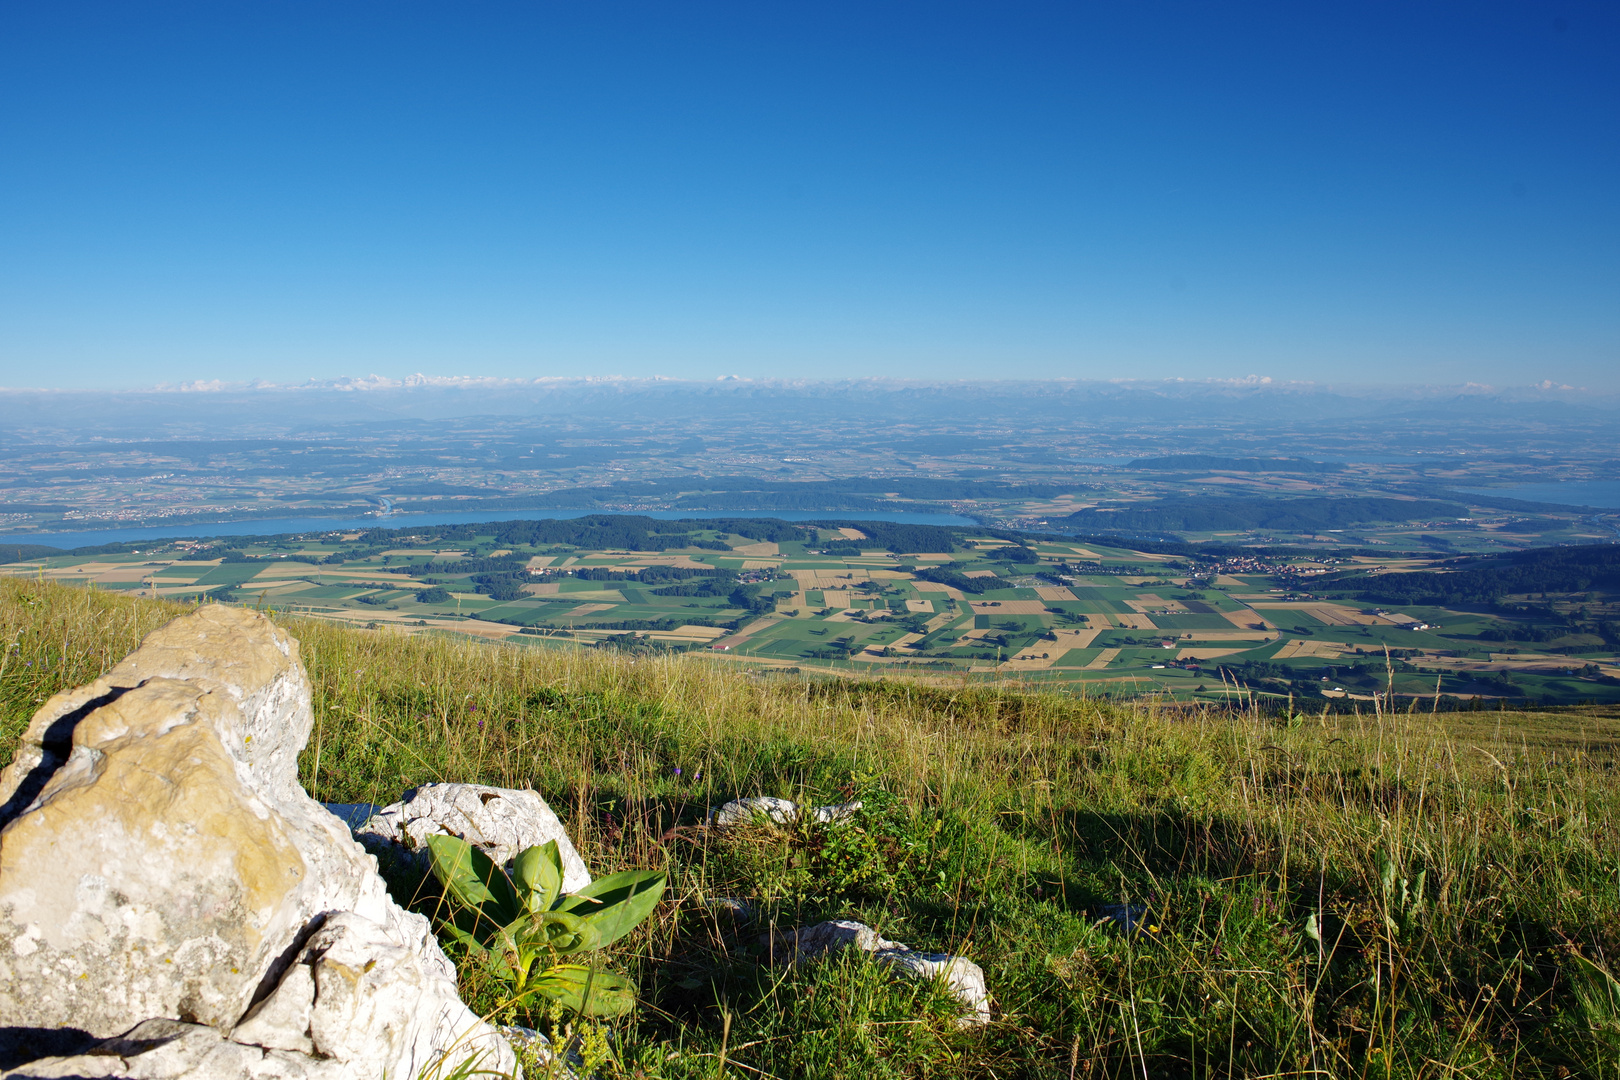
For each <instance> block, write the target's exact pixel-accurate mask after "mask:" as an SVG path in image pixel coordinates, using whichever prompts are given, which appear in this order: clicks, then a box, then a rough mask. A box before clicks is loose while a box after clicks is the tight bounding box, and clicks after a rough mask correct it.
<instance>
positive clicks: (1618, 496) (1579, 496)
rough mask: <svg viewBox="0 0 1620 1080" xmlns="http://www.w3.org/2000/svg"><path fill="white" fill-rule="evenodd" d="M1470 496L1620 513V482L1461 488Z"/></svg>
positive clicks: (1601, 481) (1566, 482)
mask: <svg viewBox="0 0 1620 1080" xmlns="http://www.w3.org/2000/svg"><path fill="white" fill-rule="evenodd" d="M1457 490H1458V491H1466V492H1467V493H1468V494H1470V495H1500V496H1502V497H1503V498H1507V499H1524V500H1526V501H1527V502H1545V503H1559V504H1561V505H1564V506H1594V507H1600V508H1602V509H1605V510H1620V480H1567V481H1563V482H1554V483H1550V484H1510V485H1508V486H1507V487H1494V488H1458V489H1457Z"/></svg>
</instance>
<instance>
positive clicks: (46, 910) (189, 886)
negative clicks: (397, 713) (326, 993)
mask: <svg viewBox="0 0 1620 1080" xmlns="http://www.w3.org/2000/svg"><path fill="white" fill-rule="evenodd" d="M312 722H313V719H312V714H311V711H310V688H309V681H308V678H307V676H306V675H305V672H304V669H303V665H302V664H301V663H300V662H299V660H298V645H297V642H296V641H294V640H293V639H292V638H291V637H289V636H288V635H287V634H286V633H285V632H284V631H281V630H280V629H278V628H276V627H275V626H274V625H273V624H272V623H271V622H270V620H269V619H267V618H265V617H264V616H262V615H258V614H255V613H253V612H250V611H245V610H242V609H238V608H229V607H223V606H219V605H209V606H206V607H203V608H200V609H199V610H197V611H196V612H194V613H192V614H189V615H186V616H183V617H181V618H179V619H176V620H174V621H173V622H171V623H169V624H168V625H167V626H164V627H162V628H160V629H159V630H156V631H154V632H153V633H152V634H150V635H148V637H147V639H146V640H145V641H144V642H143V643H142V645H141V647H140V648H139V649H137V650H136V651H135V652H134V653H132V654H131V655H130V656H129V657H127V658H126V659H125V660H124V661H123V662H122V663H120V664H119V665H118V666H117V667H116V668H114V669H113V670H112V671H110V672H108V673H107V675H106V676H104V677H103V678H101V679H98V680H96V681H95V682H94V683H91V684H90V685H88V686H85V687H79V688H77V689H75V690H70V691H67V692H65V693H62V694H58V695H57V696H56V697H54V698H52V699H51V700H50V701H48V702H46V704H45V706H44V707H43V708H42V709H40V711H39V712H38V713H37V714H36V715H35V717H34V719H33V721H32V722H31V723H30V725H29V727H28V730H27V732H26V733H25V734H24V736H23V739H22V741H21V744H20V747H19V750H18V752H17V755H16V758H15V760H14V761H13V763H12V765H11V766H9V767H8V768H7V769H6V770H5V771H4V773H3V774H0V1042H3V1041H4V1040H5V1039H6V1038H8V1037H11V1038H13V1040H14V1041H15V1039H16V1038H20V1037H24V1036H27V1037H30V1038H34V1039H35V1041H40V1040H39V1039H38V1036H39V1035H40V1034H41V1033H49V1032H51V1031H53V1030H59V1029H72V1030H76V1031H78V1032H81V1033H83V1034H84V1035H85V1036H87V1037H91V1038H96V1039H107V1038H112V1037H115V1036H123V1035H125V1034H126V1033H129V1032H131V1031H132V1030H133V1029H135V1028H136V1027H137V1026H138V1025H141V1024H142V1023H143V1022H145V1021H152V1020H162V1021H184V1022H185V1023H188V1024H192V1025H200V1026H202V1027H204V1028H207V1029H210V1030H211V1031H213V1032H214V1033H216V1034H215V1035H211V1036H207V1037H206V1038H204V1037H202V1036H197V1037H195V1038H193V1037H191V1036H187V1037H186V1038H185V1039H182V1040H181V1041H182V1042H184V1043H185V1045H187V1046H191V1045H193V1044H195V1045H198V1046H201V1045H204V1044H206V1043H207V1039H208V1038H217V1039H220V1040H226V1041H229V1040H230V1037H231V1033H232V1032H233V1031H234V1030H235V1029H237V1028H238V1026H239V1024H240V1023H241V1022H242V1021H243V1020H244V1018H245V1017H247V1016H248V1014H249V1013H250V1012H253V1011H255V1010H258V1009H259V1008H260V1003H261V1002H264V1001H267V1000H272V999H276V998H278V997H279V996H281V994H282V992H283V990H284V989H286V988H285V987H283V985H282V984H283V983H284V982H287V983H290V984H298V985H302V984H301V983H299V980H301V979H304V978H305V977H306V974H305V972H306V969H307V972H319V971H320V970H321V969H320V966H319V964H318V963H314V962H313V961H310V962H309V963H306V960H305V959H304V958H307V957H310V956H311V953H310V950H311V949H312V948H315V947H316V944H317V943H318V942H328V946H327V948H328V951H329V950H330V948H331V947H335V942H333V941H328V939H329V938H330V937H331V934H332V933H335V932H336V931H337V930H339V929H341V930H343V936H342V940H343V941H346V942H348V943H349V944H348V945H346V946H345V948H348V949H350V950H351V951H352V949H353V948H358V947H360V946H359V945H356V943H357V942H363V943H364V946H363V947H364V948H365V949H367V950H370V952H371V954H372V957H371V960H368V961H367V962H371V961H372V960H374V961H375V963H373V964H372V970H374V971H375V970H378V968H379V967H380V968H382V969H383V970H385V971H387V972H390V973H391V974H390V975H389V976H388V980H387V981H388V984H389V985H388V988H387V991H386V993H385V992H384V987H383V985H382V984H381V983H379V982H376V981H374V980H373V981H364V982H363V985H358V987H357V989H356V991H355V993H356V994H357V995H358V997H357V1000H359V999H364V1001H365V1002H368V1004H365V1005H364V1006H363V1007H362V1006H359V1005H357V1006H356V1007H355V1009H354V1010H352V1013H353V1014H352V1016H351V1018H350V1020H349V1021H347V1023H348V1024H349V1027H348V1032H349V1033H348V1035H346V1036H345V1038H346V1039H347V1040H348V1041H347V1042H346V1043H344V1046H345V1047H347V1049H346V1050H345V1051H344V1053H346V1054H348V1055H349V1057H348V1058H347V1059H345V1058H342V1057H340V1056H339V1055H337V1054H336V1053H329V1052H326V1051H322V1050H320V1049H319V1047H320V1045H321V1044H320V1042H319V1040H318V1039H317V1038H316V1034H315V1031H314V1029H313V1028H307V1029H306V1030H305V1031H304V1033H303V1034H304V1036H307V1038H308V1040H309V1048H310V1049H311V1050H312V1051H313V1052H315V1053H318V1054H322V1055H324V1056H322V1057H320V1059H319V1061H320V1062H322V1063H325V1064H331V1063H332V1062H339V1063H341V1062H342V1061H344V1060H354V1061H356V1062H361V1063H362V1064H359V1065H356V1066H355V1069H356V1071H354V1072H353V1075H355V1076H357V1077H358V1076H361V1075H380V1071H382V1070H385V1071H387V1072H388V1073H389V1075H395V1076H399V1075H409V1074H410V1071H411V1070H412V1069H414V1068H415V1067H416V1066H417V1065H419V1064H420V1063H421V1062H424V1061H426V1060H429V1059H431V1058H432V1057H433V1056H434V1055H436V1054H438V1053H439V1052H440V1051H441V1050H443V1049H448V1048H450V1046H451V1044H452V1043H454V1042H455V1040H456V1039H458V1038H462V1037H463V1036H465V1038H462V1042H461V1044H460V1045H462V1046H464V1047H465V1046H471V1045H472V1044H473V1043H479V1044H480V1045H482V1046H483V1053H484V1054H485V1055H486V1056H490V1055H493V1056H494V1058H496V1059H498V1062H492V1063H498V1064H506V1063H510V1062H511V1061H512V1060H513V1059H512V1055H511V1051H510V1048H509V1047H507V1046H506V1044H505V1043H504V1041H503V1040H501V1039H500V1038H499V1036H498V1035H495V1034H494V1032H493V1030H492V1029H490V1028H488V1026H487V1025H484V1024H482V1023H481V1022H480V1021H479V1020H478V1019H477V1018H476V1017H475V1016H473V1015H472V1013H470V1012H469V1011H468V1010H467V1009H466V1007H465V1006H464V1005H462V1004H461V1002H460V1000H459V998H458V997H457V996H456V991H455V979H454V975H455V973H454V970H453V968H452V967H451V965H450V964H449V962H448V960H446V959H445V957H444V955H443V953H442V952H440V951H439V947H438V944H437V942H436V941H435V940H434V938H433V935H432V930H431V927H429V925H428V923H427V920H425V919H424V918H422V917H421V916H419V915H415V914H412V913H410V912H407V911H405V910H403V909H401V908H400V907H399V906H398V905H396V904H395V903H394V902H393V901H392V900H391V899H390V898H389V896H388V894H387V890H386V888H385V886H384V885H383V882H382V879H381V878H379V877H378V876H377V873H376V861H375V860H374V859H373V858H372V857H371V856H370V855H368V854H366V852H365V851H364V849H362V848H361V847H360V846H359V845H358V844H357V843H355V842H354V840H353V839H352V838H351V837H350V835H349V830H348V829H347V827H346V826H345V825H344V824H343V823H342V822H341V821H339V820H338V819H337V818H335V817H333V816H332V815H331V814H330V813H328V812H327V811H326V810H324V809H323V808H322V807H321V805H320V804H319V803H317V802H315V801H314V800H312V799H310V798H309V796H308V795H307V794H305V793H304V791H303V789H302V788H300V787H299V785H298V778H297V771H296V770H297V756H298V752H299V750H300V749H301V748H302V746H303V744H304V741H305V740H306V739H307V737H308V734H309V731H310V728H311V725H312ZM323 934H324V935H326V936H325V937H323V936H322V935H323ZM322 955H324V953H323V954H322ZM311 965H313V966H311ZM288 992H289V993H291V992H292V991H291V990H289V991H288ZM419 1012H420V1013H421V1015H422V1016H427V1017H430V1018H432V1019H431V1022H429V1021H425V1020H422V1019H420V1018H419V1017H417V1016H416V1014H417V1013H419ZM316 1022H317V1015H316V1014H314V1013H312V1014H311V1018H310V1023H311V1024H315V1023H316ZM260 1027H261V1028H262V1027H263V1025H260ZM165 1030H167V1029H165ZM254 1031H255V1029H254V1028H252V1026H251V1024H250V1025H249V1027H248V1029H247V1030H246V1032H245V1035H253V1034H254ZM7 1033H11V1034H10V1035H9V1036H8V1034H7ZM17 1033H22V1034H21V1035H18V1034H17ZM29 1033H32V1035H30V1034H29ZM278 1038H279V1037H278ZM199 1040H201V1041H199ZM46 1041H48V1040H46ZM169 1041H170V1042H173V1040H169ZM251 1041H252V1040H251V1039H248V1040H246V1041H244V1042H243V1045H246V1044H247V1042H251ZM272 1041H274V1040H272ZM282 1042H288V1043H289V1044H290V1045H287V1046H283V1045H280V1044H278V1045H276V1046H271V1047H262V1046H261V1049H273V1050H277V1051H278V1052H286V1053H300V1052H303V1049H302V1048H303V1047H304V1046H305V1044H304V1043H303V1042H301V1041H300V1037H299V1036H298V1035H297V1034H296V1033H294V1034H293V1035H288V1036H287V1037H286V1039H283V1040H282ZM164 1045H165V1046H167V1045H169V1042H165V1043H164ZM208 1045H209V1046H212V1044H208ZM333 1045H336V1044H333ZM362 1045H363V1046H366V1047H369V1049H367V1050H365V1051H364V1052H362V1051H361V1050H359V1049H357V1048H358V1047H360V1046H362ZM176 1052H177V1053H178V1051H176ZM188 1053H189V1052H188ZM238 1053H239V1051H237V1050H234V1049H231V1048H230V1047H225V1048H223V1049H222V1048H219V1047H213V1048H212V1049H209V1050H208V1051H207V1054H206V1055H205V1057H207V1058H208V1059H209V1060H214V1059H216V1058H218V1056H219V1055H220V1054H228V1055H229V1054H238ZM454 1053H455V1054H460V1053H461V1051H460V1050H456V1051H454ZM0 1054H4V1055H5V1056H7V1057H9V1058H10V1059H11V1060H13V1061H15V1060H16V1052H15V1051H14V1050H10V1049H8V1048H7V1047H5V1046H3V1045H0ZM137 1056H140V1055H137ZM182 1056H184V1055H182ZM113 1057H114V1058H118V1057H119V1055H117V1054H114V1055H113ZM187 1060H190V1059H189V1058H187ZM265 1060H269V1059H265ZM102 1066H106V1062H103V1063H102V1065H98V1066H97V1067H98V1068H100V1067H102ZM107 1067H110V1066H107ZM210 1067H211V1066H210ZM267 1067H268V1066H267ZM279 1067H280V1066H276V1068H279ZM313 1067H314V1066H313V1065H311V1068H313ZM323 1067H324V1066H323ZM143 1068H144V1066H143ZM374 1069H375V1070H377V1071H371V1070H374ZM96 1075H103V1074H101V1073H98V1074H96ZM106 1075H114V1074H106ZM132 1075H133V1074H132ZM176 1075H179V1074H176ZM199 1075H201V1074H199ZM267 1075H268V1074H267ZM286 1075H295V1074H293V1073H288V1074H286ZM311 1075H313V1074H311Z"/></svg>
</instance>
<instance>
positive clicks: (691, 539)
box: [360, 514, 959, 554]
mask: <svg viewBox="0 0 1620 1080" xmlns="http://www.w3.org/2000/svg"><path fill="white" fill-rule="evenodd" d="M816 524H819V525H821V526H822V527H829V526H831V527H837V526H848V527H851V528H856V529H859V530H860V531H861V532H862V533H863V534H864V535H865V536H866V539H864V540H858V541H854V542H852V543H851V544H850V546H851V547H857V546H858V547H859V548H862V549H866V550H884V551H893V552H895V553H897V554H898V553H900V552H924V551H928V552H936V551H955V550H956V547H957V533H958V531H959V530H957V529H953V528H950V527H947V526H942V525H911V524H905V523H900V522H888V521H860V520H858V519H857V520H848V521H845V520H823V521H818V522H816ZM809 529H810V523H805V524H798V523H794V522H788V521H780V520H778V519H776V518H686V519H682V520H678V521H664V520H660V519H657V518H650V517H641V516H639V515H635V514H589V515H587V516H585V517H578V518H563V519H551V518H546V519H541V520H537V521H500V522H482V523H477V524H472V523H463V524H455V525H413V526H410V527H408V528H405V529H372V530H370V531H369V532H367V533H366V534H365V535H363V536H362V537H361V538H360V543H362V544H384V543H389V542H392V541H393V540H394V539H395V538H396V537H398V536H399V535H400V534H401V533H409V534H410V535H411V536H414V537H419V538H421V539H423V540H431V541H446V542H458V541H459V542H465V541H469V540H472V539H474V538H476V537H478V536H481V535H482V536H493V538H494V543H495V544H496V545H497V546H499V547H536V546H544V545H547V544H567V545H570V546H573V547H583V548H594V549H597V550H603V551H606V550H621V551H669V550H671V549H674V548H683V547H697V548H708V549H710V550H723V549H724V548H725V547H726V545H724V544H722V543H719V542H718V541H713V540H703V539H700V538H699V537H697V536H696V535H695V534H696V533H697V532H699V531H713V532H721V533H729V534H731V535H733V536H741V537H745V538H746V539H749V540H762V541H772V542H780V541H783V540H803V539H806V538H807V537H809V536H813V535H814V534H813V533H812V532H809V531H808V530H809Z"/></svg>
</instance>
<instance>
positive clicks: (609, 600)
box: [0, 515, 1620, 708]
mask: <svg viewBox="0 0 1620 1080" xmlns="http://www.w3.org/2000/svg"><path fill="white" fill-rule="evenodd" d="M627 523H629V524H627ZM124 547H125V548H126V549H128V548H130V546H129V545H125V546H124ZM1409 563H1410V560H1407V562H1404V563H1402V564H1401V565H1400V566H1398V567H1397V566H1395V565H1394V564H1393V563H1391V564H1390V565H1389V567H1387V569H1388V570H1389V571H1390V572H1391V573H1394V572H1396V571H1399V572H1401V573H1407V572H1411V571H1413V569H1414V567H1413V566H1412V565H1409ZM1385 569H1386V568H1385V567H1384V565H1383V564H1382V563H1381V562H1380V560H1377V559H1375V558H1370V557H1364V558H1343V557H1334V558H1332V559H1327V560H1326V561H1318V560H1316V559H1313V558H1310V557H1308V556H1304V555H1291V556H1288V557H1285V558H1274V559H1272V560H1271V561H1269V562H1268V561H1265V560H1263V559H1259V558H1239V559H1230V558H1228V559H1225V560H1224V561H1222V560H1217V559H1212V558H1204V557H1199V556H1196V555H1194V556H1185V557H1175V556H1170V555H1166V554H1165V553H1163V552H1162V551H1160V552H1144V551H1136V550H1132V549H1130V548H1125V547H1110V546H1105V545H1100V544H1098V543H1096V542H1095V540H1088V541H1087V542H1086V543H1085V544H1084V545H1081V544H1076V543H1073V542H1067V541H1063V540H1061V539H1055V538H1054V539H1036V538H1029V537H1025V536H1021V535H1020V534H1016V533H1007V532H1002V531H996V530H985V529H974V528H968V527H963V528H944V527H938V526H896V525H893V524H880V523H866V524H864V525H863V524H862V523H860V522H837V523H831V522H829V523H825V524H810V525H802V524H789V523H785V522H781V521H774V520H752V519H738V520H735V521H725V522H703V521H689V522H651V521H650V519H645V518H625V517H613V516H608V515H602V516H600V517H595V518H585V519H577V520H575V521H572V522H549V523H548V522H510V523H502V524H492V525H483V526H453V527H436V528H424V529H418V530H410V529H399V530H381V529H378V530H371V531H369V532H365V533H358V532H356V533H325V534H309V535H300V536H277V537H259V538H253V539H251V540H245V541H244V540H230V541H212V542H192V541H177V542H171V543H168V544H164V545H159V546H156V547H147V548H143V549H139V550H133V549H128V550H107V549H102V550H100V551H98V552H97V553H94V554H90V553H84V552H80V553H73V554H66V555H59V556H51V557H49V558H45V559H42V560H35V561H32V562H22V563H13V564H9V565H7V566H5V567H0V573H3V574H11V575H19V574H20V575H28V576H37V577H43V578H48V579H52V580H57V581H62V582H66V583H69V584H81V585H83V586H85V587H92V588H99V589H114V590H120V591H125V592H132V593H137V594H141V595H146V596H155V597H164V598H169V599H188V598H189V599H197V600H201V599H205V598H206V599H212V600H217V601H222V602H228V603H238V604H248V605H254V606H259V607H265V608H273V609H275V610H278V611H286V612H291V613H296V614H299V615H303V616H308V617H311V618H318V619H326V620H331V621H334V622H341V623H347V624H350V625H357V626H361V627H366V628H371V629H373V630H377V631H392V632H399V633H408V634H439V635H455V636H468V637H476V638H479V639H484V640H495V641H502V642H506V643H508V644H511V645H514V646H521V647H533V648H552V647H580V646H584V647H590V648H605V649H615V650H628V651H631V652H638V651H640V652H663V651H685V650H702V651H705V652H707V653H709V654H710V655H712V656H714V657H716V658H717V659H720V660H723V661H726V662H730V663H739V664H744V665H747V666H748V667H751V668H753V669H755V670H757V671H760V672H761V673H762V674H765V673H770V672H782V673H791V672H798V673H803V674H807V675H821V676H839V677H850V676H856V677H887V676H897V675H898V676H909V677H912V678H916V679H922V680H926V681H935V682H937V681H941V680H945V681H956V682H961V681H968V682H974V681H994V680H1001V679H1013V680H1018V681H1022V682H1029V683H1043V684H1045V683H1057V684H1061V685H1062V686H1064V687H1066V688H1068V689H1069V690H1071V691H1072V692H1075V693H1082V694H1105V695H1109V696H1115V697H1118V696H1144V695H1151V696H1154V697H1157V698H1160V699H1166V700H1184V701H1185V700H1198V699H1204V700H1209V699H1221V698H1228V699H1230V698H1232V697H1233V696H1239V697H1245V698H1248V697H1252V696H1255V695H1269V696H1272V697H1276V698H1283V697H1287V698H1291V699H1294V700H1296V701H1310V700H1315V701H1316V702H1317V705H1316V707H1321V706H1322V705H1323V704H1327V703H1336V704H1338V705H1341V706H1345V707H1354V705H1355V703H1356V702H1357V701H1358V700H1360V701H1362V702H1371V701H1372V699H1373V698H1374V697H1375V696H1377V695H1379V694H1388V693H1390V692H1393V693H1394V694H1395V695H1396V696H1397V697H1398V698H1404V699H1407V700H1408V701H1410V702H1416V701H1418V700H1420V699H1421V700H1422V702H1423V703H1424V705H1423V707H1425V708H1429V707H1440V705H1441V704H1442V703H1444V704H1445V705H1446V706H1447V707H1455V706H1456V705H1457V704H1459V703H1467V704H1469V705H1471V706H1474V707H1478V706H1480V705H1489V706H1491V707H1494V705H1495V703H1497V702H1502V701H1507V700H1509V699H1520V700H1522V699H1526V698H1529V699H1531V700H1542V701H1548V702H1575V701H1591V700H1597V701H1620V667H1617V665H1616V659H1615V653H1614V646H1613V643H1612V642H1610V641H1609V640H1607V639H1606V638H1605V637H1604V636H1603V635H1602V634H1601V633H1600V634H1593V633H1578V632H1573V631H1574V630H1576V629H1578V628H1576V627H1571V630H1572V632H1570V633H1567V634H1564V635H1563V636H1562V637H1559V636H1557V634H1555V633H1554V632H1553V631H1550V630H1547V629H1546V628H1545V627H1544V626H1542V625H1541V624H1540V622H1538V617H1537V616H1536V615H1535V613H1534V612H1532V613H1531V615H1530V616H1528V617H1525V618H1519V617H1515V616H1514V615H1513V614H1512V613H1511V610H1510V609H1508V608H1505V607H1504V606H1503V605H1501V604H1498V605H1496V607H1494V608H1491V609H1488V610H1487V609H1486V608H1483V607H1481V606H1480V605H1478V604H1462V605H1452V606H1444V605H1439V606H1437V605H1435V604H1432V603H1431V604H1411V605H1405V606H1402V607H1400V608H1398V609H1397V608H1395V607H1393V606H1380V605H1378V604H1372V603H1367V602H1363V601H1358V600H1356V599H1350V598H1347V597H1345V596H1344V595H1339V596H1334V595H1330V594H1326V590H1320V589H1319V590H1318V591H1316V592H1313V591H1310V590H1312V589H1316V588H1318V585H1319V584H1321V583H1326V582H1328V581H1329V580H1330V579H1335V578H1342V577H1344V576H1345V575H1346V574H1347V573H1349V574H1365V575H1374V577H1373V578H1369V579H1368V580H1388V578H1387V577H1386V578H1376V575H1377V574H1379V573H1381V572H1383V571H1384V570H1385ZM1419 569H1421V568H1419ZM1543 595H1545V594H1543ZM1579 600H1580V603H1581V605H1582V606H1581V609H1580V610H1581V611H1584V612H1586V613H1587V615H1588V617H1591V618H1594V619H1596V620H1598V623H1595V624H1594V625H1598V624H1601V625H1609V624H1608V623H1602V622H1601V619H1602V618H1603V617H1604V613H1605V612H1606V611H1607V610H1608V605H1612V604H1614V602H1615V597H1614V596H1612V595H1609V594H1607V593H1602V592H1601V591H1600V592H1599V593H1598V594H1595V595H1594V594H1593V593H1592V592H1591V591H1590V590H1588V591H1587V592H1586V593H1584V594H1582V595H1581V597H1580V598H1579ZM1574 602H1575V601H1574V600H1571V601H1570V603H1574ZM1548 610H1549V611H1550V610H1551V609H1550V608H1549V609H1548ZM1594 610H1595V611H1596V612H1597V615H1596V616H1593V615H1592V612H1593V611H1594ZM1554 614H1556V613H1554ZM1564 622H1566V623H1570V622H1572V618H1571V617H1565V618H1564ZM1549 634H1553V636H1552V637H1549Z"/></svg>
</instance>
